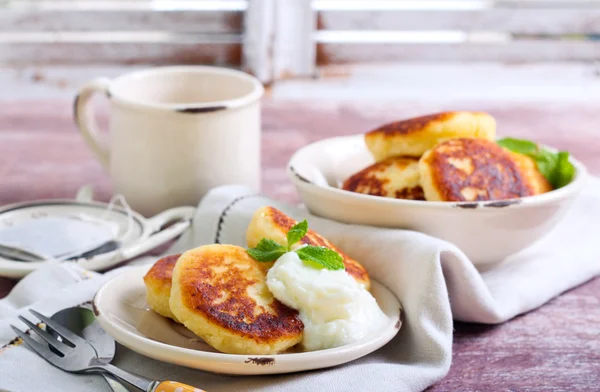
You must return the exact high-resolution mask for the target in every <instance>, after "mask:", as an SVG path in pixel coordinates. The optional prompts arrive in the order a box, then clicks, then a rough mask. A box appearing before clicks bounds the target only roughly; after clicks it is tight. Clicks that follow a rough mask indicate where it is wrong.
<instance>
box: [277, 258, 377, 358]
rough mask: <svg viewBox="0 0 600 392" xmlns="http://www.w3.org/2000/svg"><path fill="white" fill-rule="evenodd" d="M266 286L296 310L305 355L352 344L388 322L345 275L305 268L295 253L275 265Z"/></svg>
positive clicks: (371, 298) (343, 272) (371, 297)
mask: <svg viewBox="0 0 600 392" xmlns="http://www.w3.org/2000/svg"><path fill="white" fill-rule="evenodd" d="M267 286H268V287H269V290H270V291H271V292H272V293H273V295H274V296H275V298H277V299H278V300H279V301H280V302H282V303H284V304H285V305H287V306H289V307H291V308H294V309H296V310H298V312H299V316H300V320H302V322H303V323H304V338H303V341H302V343H303V345H304V348H305V349H306V350H308V351H313V350H321V349H326V348H332V347H337V346H342V345H345V344H348V343H352V342H356V341H358V340H361V339H363V338H365V337H367V336H368V335H369V334H372V333H375V332H377V331H378V330H380V329H381V328H382V327H383V326H384V325H385V324H386V323H387V322H388V318H387V316H386V315H385V314H384V313H383V312H382V311H381V309H380V308H379V305H377V301H376V300H375V298H373V296H372V295H371V293H369V292H368V291H367V290H366V289H365V287H364V286H363V285H362V284H360V283H357V282H356V281H355V280H354V278H352V277H351V276H350V275H349V274H348V273H347V272H346V271H344V270H337V271H331V270H327V269H315V268H312V267H309V266H307V265H305V264H304V263H303V262H302V260H300V258H299V257H298V255H297V254H296V253H295V252H288V253H285V254H284V255H283V256H281V257H280V258H279V259H278V260H277V261H276V262H275V264H274V265H273V267H271V269H270V270H269V272H268V273H267Z"/></svg>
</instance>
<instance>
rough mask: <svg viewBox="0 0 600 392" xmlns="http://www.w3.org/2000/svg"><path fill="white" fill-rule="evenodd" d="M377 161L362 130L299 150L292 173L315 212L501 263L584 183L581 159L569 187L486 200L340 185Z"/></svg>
mask: <svg viewBox="0 0 600 392" xmlns="http://www.w3.org/2000/svg"><path fill="white" fill-rule="evenodd" d="M373 162H374V160H373V157H372V156H371V154H370V153H369V151H368V149H367V147H366V145H365V143H364V138H363V135H355V136H344V137H336V138H331V139H325V140H321V141H319V142H316V143H313V144H310V145H308V146H305V147H303V148H301V149H300V150H298V151H297V152H296V153H295V154H294V155H293V156H292V158H291V159H290V162H289V163H288V175H289V177H290V178H291V179H292V181H293V182H294V184H295V185H296V188H297V189H298V192H299V193H300V197H301V198H302V200H303V201H304V204H305V205H306V207H307V208H308V209H309V211H310V212H311V213H313V214H315V215H318V216H322V217H325V218H328V219H332V220H336V221H339V222H345V223H356V224H362V225H370V226H381V227H393V228H403V229H411V230H416V231H420V232H423V233H426V234H429V235H432V236H434V237H437V238H441V239H443V240H446V241H449V242H451V243H453V244H455V245H456V246H458V247H459V248H460V249H461V250H462V251H463V252H465V254H466V255H467V256H468V257H469V258H470V259H471V260H472V261H473V263H474V264H476V265H484V264H491V263H496V262H499V261H502V260H504V259H505V258H506V257H508V256H510V255H512V254H514V253H516V252H518V251H520V250H522V249H524V248H527V247H528V246H530V245H532V244H533V243H535V242H536V241H538V240H539V239H540V238H542V237H543V236H544V235H546V234H547V233H548V232H549V231H550V230H552V228H553V227H554V226H555V225H556V224H557V223H558V222H559V221H560V220H561V219H562V218H563V216H564V215H565V213H566V212H567V209H568V208H569V206H570V205H571V202H572V201H573V200H574V198H575V196H576V195H577V193H578V192H579V190H580V189H581V186H582V184H583V182H584V178H585V175H586V170H585V168H584V166H583V165H582V164H581V163H579V162H578V161H576V160H574V159H571V162H572V163H573V165H575V168H576V170H577V174H576V176H575V179H574V180H573V181H572V182H571V183H570V184H569V185H567V186H565V187H563V188H560V189H557V190H554V191H552V192H548V193H545V194H542V195H537V196H529V197H524V198H520V199H512V200H505V201H492V202H490V201H488V202H431V201H419V200H400V199H392V198H387V197H380V196H370V195H364V194H360V193H355V192H349V191H345V190H342V189H340V188H339V187H340V186H341V184H342V182H343V181H344V180H345V179H346V178H348V177H349V176H350V175H351V174H353V173H356V172H357V171H359V170H361V169H363V168H365V167H367V166H368V165H370V164H372V163H373Z"/></svg>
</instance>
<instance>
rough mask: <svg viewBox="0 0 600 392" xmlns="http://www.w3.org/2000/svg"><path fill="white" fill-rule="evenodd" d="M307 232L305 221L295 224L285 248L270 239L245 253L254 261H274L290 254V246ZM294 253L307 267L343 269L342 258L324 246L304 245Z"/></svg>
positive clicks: (288, 235)
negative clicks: (287, 253) (285, 254)
mask: <svg viewBox="0 0 600 392" xmlns="http://www.w3.org/2000/svg"><path fill="white" fill-rule="evenodd" d="M307 232H308V222H307V221H306V219H305V220H303V221H302V222H300V223H297V224H295V225H294V226H293V227H292V228H291V229H290V230H289V231H288V232H287V236H286V237H287V243H288V244H287V246H283V245H280V244H278V243H277V242H275V241H273V240H271V239H268V238H263V239H262V240H260V242H259V243H258V245H257V246H256V248H250V249H248V250H247V252H248V254H249V255H250V257H252V258H253V259H254V260H256V261H260V262H270V261H275V260H277V259H278V258H280V257H281V256H282V255H283V254H284V253H286V252H291V251H292V246H293V245H295V244H297V243H298V242H300V240H302V238H303V237H304V236H305V235H306V233H307ZM296 253H297V254H298V257H300V260H302V262H303V263H304V264H305V265H307V266H309V267H312V268H316V269H328V270H334V271H335V270H343V269H344V259H343V258H342V256H340V255H339V254H338V253H337V252H336V251H333V250H331V249H329V248H326V247H324V246H312V245H306V246H303V247H301V248H298V249H296Z"/></svg>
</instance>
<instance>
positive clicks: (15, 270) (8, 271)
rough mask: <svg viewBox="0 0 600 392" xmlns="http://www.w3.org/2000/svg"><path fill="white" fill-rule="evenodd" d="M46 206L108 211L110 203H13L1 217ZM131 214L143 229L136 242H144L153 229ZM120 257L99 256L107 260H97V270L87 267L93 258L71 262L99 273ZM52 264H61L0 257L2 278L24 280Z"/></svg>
mask: <svg viewBox="0 0 600 392" xmlns="http://www.w3.org/2000/svg"><path fill="white" fill-rule="evenodd" d="M44 206H67V207H68V206H78V207H91V208H104V209H106V208H107V207H108V203H104V202H101V201H95V200H94V201H80V200H74V199H42V200H34V201H24V202H17V203H12V204H8V205H6V206H3V207H0V217H1V216H2V214H5V213H7V212H11V211H18V210H21V209H25V208H29V207H44ZM113 211H114V212H117V213H119V214H124V215H127V212H126V211H125V210H124V209H122V208H121V207H119V206H114V209H113ZM131 212H132V217H133V219H134V221H135V223H136V224H137V225H138V226H139V227H140V229H141V233H140V235H139V237H138V238H137V239H135V241H136V242H139V241H143V240H145V239H146V238H148V237H149V236H150V234H151V228H150V227H149V225H148V222H147V219H146V218H144V217H143V216H141V215H140V214H139V213H137V212H135V211H131ZM118 255H119V249H116V250H114V251H111V252H107V253H104V254H101V255H97V256H96V257H95V258H99V259H106V260H105V261H102V260H96V261H97V262H99V263H101V264H102V265H101V266H100V267H96V268H94V267H93V266H92V267H90V266H89V265H88V266H86V265H85V262H88V261H91V260H93V258H92V259H86V260H84V261H83V264H82V263H81V261H76V260H75V261H70V262H74V263H75V264H77V265H81V266H82V267H85V268H86V269H89V270H92V271H97V270H102V269H105V268H109V267H111V266H113V265H116V264H118V263H120V262H122V261H123V260H120V258H119V257H118ZM50 264H60V263H52V262H48V261H32V262H22V261H15V260H9V259H6V258H3V257H0V276H1V277H7V278H22V277H24V276H25V275H27V274H29V273H31V272H33V271H36V270H37V269H39V268H42V267H44V266H46V265H50Z"/></svg>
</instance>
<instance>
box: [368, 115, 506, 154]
mask: <svg viewBox="0 0 600 392" xmlns="http://www.w3.org/2000/svg"><path fill="white" fill-rule="evenodd" d="M464 137H469V138H478V139H486V140H495V138H496V120H494V117H492V116H490V115H489V114H487V113H478V112H444V113H438V114H430V115H427V116H421V117H415V118H411V119H408V120H404V121H396V122H393V123H390V124H386V125H384V126H382V127H379V128H377V129H375V130H373V131H371V132H369V133H367V134H366V135H365V143H366V145H367V147H368V149H369V151H371V154H372V155H373V157H374V158H375V161H376V162H381V161H383V160H384V159H387V158H390V157H399V156H411V157H417V158H418V157H420V156H421V155H423V154H424V153H425V151H427V150H429V149H430V148H432V147H433V146H435V145H436V144H438V143H440V142H442V141H445V140H448V139H454V138H464Z"/></svg>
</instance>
